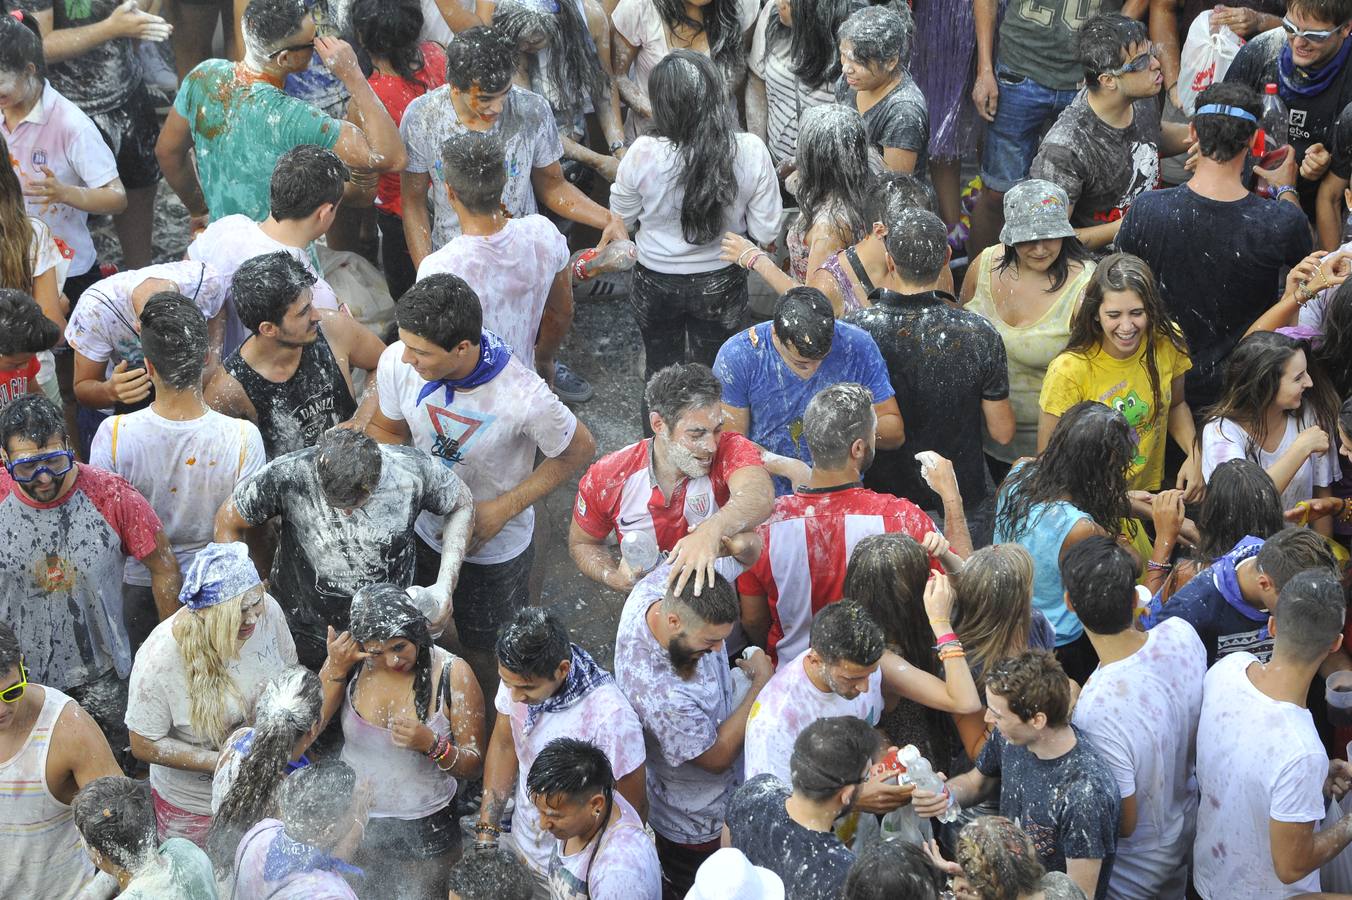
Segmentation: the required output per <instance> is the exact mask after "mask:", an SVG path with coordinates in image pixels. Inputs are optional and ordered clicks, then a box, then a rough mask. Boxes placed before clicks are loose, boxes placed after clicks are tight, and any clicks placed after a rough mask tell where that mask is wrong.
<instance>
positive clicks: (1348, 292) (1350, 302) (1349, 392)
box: [1310, 285, 1352, 397]
mask: <svg viewBox="0 0 1352 900" xmlns="http://www.w3.org/2000/svg"><path fill="white" fill-rule="evenodd" d="M1319 325H1320V327H1321V329H1322V330H1323V332H1324V338H1323V340H1322V341H1320V342H1319V346H1317V347H1314V348H1313V352H1312V353H1311V354H1310V367H1311V368H1318V369H1320V370H1321V371H1322V372H1323V373H1324V375H1325V377H1326V378H1328V380H1329V382H1330V383H1331V384H1332V386H1333V390H1334V391H1335V392H1336V393H1337V395H1338V396H1339V397H1350V396H1352V285H1339V286H1338V289H1337V290H1335V291H1334V292H1333V293H1332V294H1330V295H1329V300H1328V304H1327V305H1326V306H1325V307H1324V315H1323V321H1321V322H1320V323H1319Z"/></svg>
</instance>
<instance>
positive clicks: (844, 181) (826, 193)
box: [795, 103, 878, 244]
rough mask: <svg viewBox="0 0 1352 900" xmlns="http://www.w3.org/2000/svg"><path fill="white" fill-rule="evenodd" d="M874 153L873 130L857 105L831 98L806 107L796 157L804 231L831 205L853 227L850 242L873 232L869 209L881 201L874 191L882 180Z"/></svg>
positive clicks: (799, 207) (850, 230)
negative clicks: (875, 168)
mask: <svg viewBox="0 0 1352 900" xmlns="http://www.w3.org/2000/svg"><path fill="white" fill-rule="evenodd" d="M868 153H869V140H868V131H867V129H866V128H865V127H864V118H863V116H861V115H859V113H858V111H856V110H855V109H854V107H852V106H847V105H845V104H843V103H826V104H823V105H821V106H814V107H813V108H812V109H809V110H808V111H807V112H805V113H803V117H802V119H801V121H800V122H799V126H798V150H797V153H796V154H795V161H796V163H797V165H798V187H797V189H796V190H797V196H798V209H799V211H800V214H801V215H802V217H803V232H804V234H806V233H807V232H808V231H809V230H810V229H811V228H812V226H813V224H814V223H815V222H816V220H817V216H819V215H820V214H821V213H822V211H823V210H825V209H828V208H829V209H831V210H833V211H836V210H838V211H839V212H840V213H841V214H842V215H843V216H844V217H845V222H844V224H845V226H846V227H847V228H848V229H849V232H850V233H849V235H848V236H847V238H848V239H847V240H846V242H845V243H847V244H855V243H858V242H859V241H862V240H863V239H864V238H865V236H867V235H868V232H869V227H870V226H871V225H872V224H873V223H872V222H869V221H866V217H865V216H864V210H867V209H869V208H871V207H872V206H874V205H875V204H874V203H873V201H872V200H871V197H872V195H873V194H874V193H875V191H876V190H877V185H878V181H877V178H876V177H875V176H874V174H873V172H872V170H871V169H870V168H869V159H868Z"/></svg>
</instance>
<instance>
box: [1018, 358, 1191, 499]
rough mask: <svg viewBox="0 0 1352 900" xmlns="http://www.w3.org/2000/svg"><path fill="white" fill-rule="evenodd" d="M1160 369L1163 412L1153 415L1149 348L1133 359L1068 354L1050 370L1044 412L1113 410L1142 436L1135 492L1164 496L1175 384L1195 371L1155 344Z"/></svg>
mask: <svg viewBox="0 0 1352 900" xmlns="http://www.w3.org/2000/svg"><path fill="white" fill-rule="evenodd" d="M1155 366H1156V368H1157V369H1158V370H1159V373H1160V379H1159V381H1160V405H1159V409H1151V406H1152V405H1153V404H1154V400H1155V396H1154V392H1153V391H1152V390H1151V389H1150V373H1149V372H1147V371H1146V368H1145V342H1144V341H1142V342H1141V347H1140V349H1139V350H1137V351H1136V353H1135V354H1133V355H1132V356H1130V357H1128V358H1127V359H1117V358H1116V357H1114V356H1112V355H1110V354H1107V353H1104V352H1103V351H1102V350H1101V349H1098V348H1096V349H1094V350H1091V351H1090V352H1089V353H1087V354H1081V353H1069V352H1067V353H1062V354H1060V355H1059V356H1057V357H1056V358H1055V359H1053V360H1052V363H1051V365H1050V366H1048V367H1047V377H1046V379H1044V380H1043V382H1042V393H1041V394H1040V395H1039V397H1038V406H1040V407H1041V408H1042V411H1043V412H1045V413H1048V414H1049V415H1053V416H1063V415H1065V413H1066V410H1068V409H1070V408H1071V407H1072V406H1074V405H1075V404H1076V403H1081V402H1083V401H1085V400H1095V401H1097V402H1099V403H1102V404H1104V405H1105V406H1111V407H1113V408H1114V409H1116V410H1117V411H1118V412H1120V413H1122V415H1124V416H1126V419H1127V422H1128V423H1129V424H1130V425H1131V427H1132V430H1133V431H1135V433H1136V458H1135V459H1134V460H1133V461H1132V464H1131V468H1130V469H1128V470H1127V480H1128V482H1129V483H1130V486H1131V487H1132V488H1133V489H1135V490H1147V491H1153V490H1158V489H1159V486H1160V480H1161V479H1162V478H1163V477H1164V441H1165V437H1166V435H1167V434H1168V430H1169V429H1168V425H1169V407H1170V405H1171V404H1172V402H1173V399H1172V398H1173V391H1172V390H1171V388H1172V387H1173V382H1174V379H1175V378H1177V377H1178V376H1180V375H1182V374H1183V373H1184V372H1187V371H1188V370H1189V369H1191V368H1192V361H1191V360H1189V359H1188V356H1187V354H1185V353H1180V352H1179V351H1178V349H1177V348H1176V347H1175V346H1174V345H1173V343H1171V342H1170V341H1166V340H1162V339H1161V338H1159V337H1158V336H1157V337H1156V339H1155Z"/></svg>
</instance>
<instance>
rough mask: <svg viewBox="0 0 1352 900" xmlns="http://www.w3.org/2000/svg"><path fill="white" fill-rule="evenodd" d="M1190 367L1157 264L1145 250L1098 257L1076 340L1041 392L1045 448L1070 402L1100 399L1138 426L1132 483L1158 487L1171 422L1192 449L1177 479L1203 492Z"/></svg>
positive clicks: (1192, 492) (1189, 493) (1193, 493)
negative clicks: (1187, 394)
mask: <svg viewBox="0 0 1352 900" xmlns="http://www.w3.org/2000/svg"><path fill="white" fill-rule="evenodd" d="M1190 368H1192V362H1191V361H1190V360H1189V359H1188V348H1187V345H1186V344H1185V343H1184V342H1183V334H1182V332H1181V331H1179V329H1178V326H1177V325H1175V324H1174V322H1173V320H1172V319H1171V318H1169V314H1168V313H1167V312H1166V311H1165V309H1164V304H1163V303H1161V302H1160V297H1159V292H1158V291H1157V290H1156V288H1155V276H1154V275H1153V273H1151V271H1150V267H1149V266H1147V265H1146V264H1145V262H1144V261H1142V260H1141V259H1140V258H1139V257H1135V256H1132V255H1130V254H1128V253H1114V254H1113V255H1111V256H1109V257H1107V258H1105V259H1104V260H1103V261H1102V262H1100V263H1099V266H1098V269H1097V270H1096V271H1095V272H1094V275H1093V277H1092V278H1091V279H1090V281H1089V286H1088V287H1087V288H1086V289H1085V293H1084V302H1083V303H1082V304H1081V305H1080V309H1079V312H1077V313H1076V315H1075V319H1074V321H1073V322H1072V323H1071V329H1070V341H1069V342H1068V343H1067V344H1066V349H1065V350H1064V351H1063V352H1062V353H1061V354H1060V355H1059V356H1057V357H1056V358H1055V359H1054V360H1052V363H1051V365H1050V366H1048V367H1047V377H1046V379H1045V380H1044V381H1043V382H1042V393H1041V395H1040V397H1039V398H1038V405H1039V406H1040V407H1041V409H1042V415H1041V418H1040V421H1039V423H1038V451H1039V452H1041V450H1042V448H1043V447H1045V446H1046V444H1047V439H1048V438H1049V437H1050V436H1051V433H1052V429H1053V428H1055V427H1056V423H1057V420H1058V419H1060V417H1061V415H1062V414H1063V413H1064V412H1065V411H1066V410H1068V409H1070V408H1071V407H1072V406H1074V405H1075V404H1076V403H1079V402H1081V401H1084V400H1094V401H1097V402H1099V403H1102V404H1104V405H1105V406H1111V407H1113V408H1114V409H1116V410H1117V411H1118V412H1120V413H1122V415H1123V416H1125V417H1126V419H1127V422H1128V423H1130V425H1131V426H1132V429H1133V430H1134V431H1135V432H1136V457H1135V459H1133V460H1132V465H1131V468H1130V469H1128V471H1127V479H1128V483H1129V486H1130V487H1131V488H1132V489H1134V490H1147V491H1155V490H1158V489H1159V487H1160V482H1161V480H1162V479H1163V477H1164V432H1165V431H1166V430H1167V431H1168V433H1169V435H1170V436H1171V437H1173V439H1174V440H1175V441H1176V442H1177V443H1178V445H1179V446H1180V447H1182V448H1183V450H1184V452H1185V453H1186V454H1187V460H1186V461H1185V462H1184V463H1183V467H1182V468H1181V469H1180V470H1179V473H1178V487H1179V488H1180V489H1182V490H1183V491H1184V492H1185V493H1184V499H1186V500H1192V499H1195V498H1196V497H1199V496H1200V495H1201V491H1202V488H1203V485H1204V482H1203V481H1202V459H1201V454H1200V453H1199V452H1198V448H1197V440H1196V438H1197V434H1196V428H1195V426H1194V424H1193V420H1192V411H1191V410H1190V409H1188V404H1187V401H1186V400H1184V398H1183V375H1184V373H1185V372H1187V371H1188V370H1189V369H1190Z"/></svg>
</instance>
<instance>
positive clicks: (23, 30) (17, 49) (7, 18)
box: [0, 4, 47, 160]
mask: <svg viewBox="0 0 1352 900" xmlns="http://www.w3.org/2000/svg"><path fill="white" fill-rule="evenodd" d="M6 5H8V4H6ZM15 13H18V15H17V16H16V15H15ZM29 66H32V67H33V68H34V69H35V70H36V72H37V77H38V79H39V80H42V79H45V78H46V77H47V56H46V54H45V52H44V51H43V47H42V32H41V31H39V30H38V20H37V19H36V18H34V17H33V14H32V13H31V12H27V11H25V10H14V11H12V12H8V14H7V15H3V16H0V72H8V73H10V74H13V75H18V74H21V73H23V72H25V71H27V69H28V67H29ZM5 159H6V160H8V159H9V156H8V154H6V156H5Z"/></svg>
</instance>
